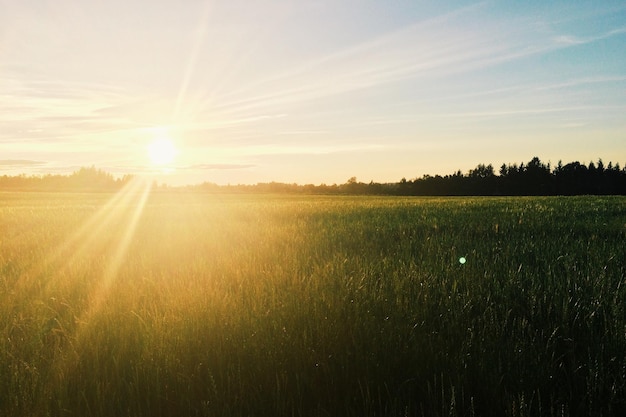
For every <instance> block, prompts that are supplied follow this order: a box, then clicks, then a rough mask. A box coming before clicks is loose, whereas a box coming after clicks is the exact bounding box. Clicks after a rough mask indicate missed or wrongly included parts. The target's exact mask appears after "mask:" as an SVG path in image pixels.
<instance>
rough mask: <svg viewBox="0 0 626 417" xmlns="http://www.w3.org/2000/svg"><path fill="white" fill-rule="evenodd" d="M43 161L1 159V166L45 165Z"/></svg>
mask: <svg viewBox="0 0 626 417" xmlns="http://www.w3.org/2000/svg"><path fill="white" fill-rule="evenodd" d="M45 164H46V162H43V161H32V160H29V159H0V167H8V168H20V167H33V166H38V165H45Z"/></svg>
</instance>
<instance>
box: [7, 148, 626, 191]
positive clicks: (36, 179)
mask: <svg viewBox="0 0 626 417" xmlns="http://www.w3.org/2000/svg"><path fill="white" fill-rule="evenodd" d="M132 178H133V177H132V176H130V175H125V176H124V177H122V178H117V179H116V178H115V177H113V176H112V175H111V174H109V173H107V172H104V171H102V170H99V169H96V168H95V167H91V168H81V169H80V170H78V171H76V172H74V173H72V174H70V175H69V176H63V175H44V176H25V175H19V176H6V175H5V176H2V177H0V190H16V191H37V190H40V191H51V190H59V191H116V190H119V189H121V188H122V187H123V186H124V185H125V184H127V183H128V182H129V181H130V180H131V179H132ZM154 189H155V191H177V192H196V191H200V192H225V193H278V194H338V195H341V194H344V195H404V196H474V195H484V196H509V195H511V196H512V195H520V196H521V195H587V194H589V195H626V168H621V167H620V165H619V163H616V164H613V163H612V162H609V163H608V164H606V165H605V164H604V162H603V161H602V160H601V159H600V160H598V161H597V162H590V163H589V164H582V163H580V162H570V163H567V164H563V163H562V162H561V161H559V163H558V164H557V166H555V167H552V166H551V164H550V163H547V164H546V163H543V162H542V161H541V160H540V159H539V158H538V157H534V158H532V159H531V160H530V161H529V162H527V163H520V164H516V163H514V164H502V165H501V166H500V168H499V169H498V171H497V172H496V170H495V168H494V167H493V165H491V164H489V165H485V164H479V165H477V166H476V167H475V168H474V169H471V170H469V171H468V172H467V173H465V174H463V173H462V172H461V171H460V170H459V171H456V172H455V173H453V174H449V175H445V176H441V175H435V176H431V175H424V176H422V177H421V178H414V179H411V180H407V179H406V178H402V179H401V180H400V181H399V182H397V183H377V182H374V181H370V182H369V183H364V182H360V181H358V180H357V179H356V177H352V178H350V179H348V180H347V181H346V182H345V183H343V184H332V185H326V184H320V185H314V184H305V185H299V184H288V183H280V182H269V183H258V184H255V185H241V184H240V185H217V184H214V183H209V182H204V183H202V184H198V185H191V186H184V187H170V186H167V185H161V186H155V187H154Z"/></svg>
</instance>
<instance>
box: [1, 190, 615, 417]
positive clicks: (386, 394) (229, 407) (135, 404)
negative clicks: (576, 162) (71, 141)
mask: <svg viewBox="0 0 626 417" xmlns="http://www.w3.org/2000/svg"><path fill="white" fill-rule="evenodd" d="M625 243H626V198H624V197H570V198H565V197H547V198H536V197H532V198H531V197H528V198H437V199H435V198H400V197H348V196H344V197H342V196H334V197H324V196H287V195H263V196H259V195H225V194H201V193H173V192H170V193H166V192H160V193H151V192H150V189H149V188H148V187H144V186H140V185H135V184H130V185H129V186H128V187H127V188H126V189H125V190H123V191H122V192H120V193H119V194H116V195H112V194H97V193H93V194H80V193H65V194H59V193H0V372H1V373H0V415H6V416H583V415H584V416H617V415H624V414H623V413H626V282H625V281H626V244H625Z"/></svg>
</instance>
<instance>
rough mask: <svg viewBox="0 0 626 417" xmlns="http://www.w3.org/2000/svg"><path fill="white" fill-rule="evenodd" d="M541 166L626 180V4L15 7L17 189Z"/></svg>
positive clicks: (7, 112)
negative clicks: (589, 169)
mask: <svg viewBox="0 0 626 417" xmlns="http://www.w3.org/2000/svg"><path fill="white" fill-rule="evenodd" d="M155 141H161V142H164V141H169V142H170V143H171V144H173V146H170V148H169V149H171V151H169V152H170V153H172V155H171V158H168V157H166V158H161V160H160V162H161V164H160V165H159V164H156V163H155V162H157V161H155V160H154V157H153V158H152V159H151V157H150V155H151V153H150V149H153V148H154V145H151V144H153V143H154V142H155ZM151 146H152V148H151ZM534 156H538V157H539V158H540V159H541V160H542V161H544V162H551V163H552V164H553V165H556V163H557V162H558V161H559V160H562V161H563V162H571V161H580V162H583V163H588V162H590V161H597V160H598V159H600V158H601V159H602V160H603V161H604V163H605V164H606V163H608V161H612V162H613V163H616V162H619V163H620V165H622V166H626V2H624V1H623V0H620V1H611V0H603V1H601V2H600V1H595V2H590V1H577V0H569V1H549V2H547V1H534V0H530V1H524V2H519V1H489V0H488V1H483V2H475V1H446V2H443V1H426V0H424V1H422V0H386V1H380V0H255V1H247V0H185V1H180V0H151V1H144V0H142V1H140V0H94V1H89V2H87V1H81V0H0V175H16V174H22V173H23V174H26V175H44V174H66V173H71V172H73V171H75V170H77V169H79V168H80V167H91V166H95V167H96V168H99V169H102V170H105V171H107V172H110V173H112V174H114V175H116V176H117V175H124V174H132V175H152V176H154V178H156V179H157V180H158V181H160V182H163V183H167V184H170V185H183V184H198V183H202V182H213V183H217V184H229V183H230V184H240V183H241V184H255V183H259V182H270V181H277V182H286V183H298V184H309V183H310V184H333V183H337V184H340V183H344V182H346V181H347V179H348V178H350V177H356V178H357V179H358V180H359V181H362V182H370V181H374V182H397V181H399V180H400V179H401V178H403V177H404V178H407V179H412V178H419V177H421V176H423V175H425V174H429V175H435V174H441V175H445V174H451V173H453V172H456V171H457V170H461V171H463V172H467V171H468V170H470V169H472V168H474V167H475V166H476V165H478V164H481V163H484V164H489V163H492V164H493V165H494V166H495V167H496V168H497V167H499V166H500V165H501V164H502V163H507V164H508V163H520V162H527V161H529V160H530V159H531V158H532V157H534ZM170 159H172V160H171V161H169V160H170ZM165 160H167V162H164V161H165Z"/></svg>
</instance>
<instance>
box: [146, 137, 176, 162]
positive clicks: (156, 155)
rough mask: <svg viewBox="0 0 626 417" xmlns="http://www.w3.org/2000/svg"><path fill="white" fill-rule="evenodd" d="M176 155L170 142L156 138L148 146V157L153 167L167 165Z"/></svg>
mask: <svg viewBox="0 0 626 417" xmlns="http://www.w3.org/2000/svg"><path fill="white" fill-rule="evenodd" d="M177 153H178V151H177V149H176V147H175V146H174V144H173V143H172V141H171V140H169V139H167V138H158V139H155V140H153V141H152V142H151V143H150V145H148V156H149V157H150V162H152V164H153V165H160V166H161V165H168V164H171V163H172V162H173V161H174V158H176V154H177Z"/></svg>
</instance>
